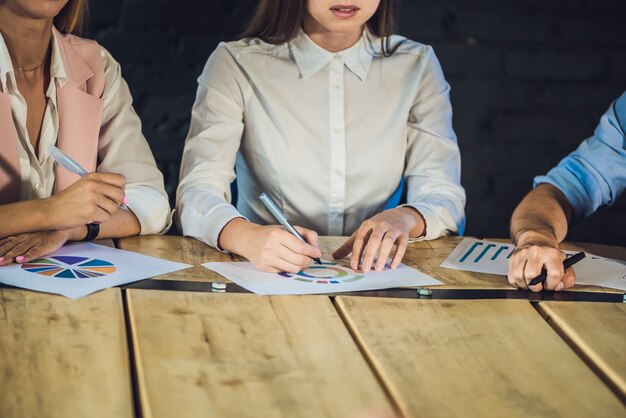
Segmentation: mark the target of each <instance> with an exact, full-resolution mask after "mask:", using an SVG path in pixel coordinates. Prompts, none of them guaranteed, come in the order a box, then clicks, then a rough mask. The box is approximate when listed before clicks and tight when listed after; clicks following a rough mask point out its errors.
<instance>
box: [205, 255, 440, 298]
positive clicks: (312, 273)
mask: <svg viewBox="0 0 626 418" xmlns="http://www.w3.org/2000/svg"><path fill="white" fill-rule="evenodd" d="M203 266H204V267H206V268H208V269H209V270H213V271H214V272H216V273H218V274H221V275H222V276H224V277H226V278H228V279H229V280H232V281H233V282H235V283H237V284H238V285H239V286H241V287H243V288H245V289H247V290H249V291H251V292H254V293H257V294H259V295H311V294H323V293H338V292H354V291H358V290H377V289H387V288H391V287H401V286H437V285H442V284H443V283H442V282H440V281H439V280H436V279H433V278H432V277H430V276H428V275H426V274H424V273H422V272H419V271H417V270H415V269H414V268H411V267H409V266H406V265H404V264H400V266H398V268H397V269H394V270H391V269H388V268H385V269H384V270H383V271H380V272H376V271H370V272H367V273H362V272H355V271H354V270H352V269H351V268H350V266H349V262H347V261H345V260H336V261H333V262H329V261H324V262H322V264H321V265H319V264H312V265H311V266H309V267H308V268H307V269H304V270H302V271H300V272H299V273H298V274H289V273H263V272H260V271H259V270H257V269H256V268H255V267H254V266H253V265H252V263H249V262H237V263H205V264H203Z"/></svg>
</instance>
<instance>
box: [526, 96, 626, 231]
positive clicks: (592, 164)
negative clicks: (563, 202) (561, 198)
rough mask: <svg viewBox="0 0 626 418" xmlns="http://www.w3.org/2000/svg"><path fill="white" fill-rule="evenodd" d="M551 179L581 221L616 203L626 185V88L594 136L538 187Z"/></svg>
mask: <svg viewBox="0 0 626 418" xmlns="http://www.w3.org/2000/svg"><path fill="white" fill-rule="evenodd" d="M541 183H549V184H552V185H554V186H555V187H557V188H558V189H559V190H561V191H562V192H563V194H564V195H565V197H567V200H569V202H570V204H571V205H572V210H573V213H572V218H573V219H572V220H573V221H578V220H581V219H584V218H586V217H587V216H589V215H591V214H592V213H593V212H595V211H596V210H597V209H598V208H599V207H600V206H603V205H612V204H613V203H614V202H615V199H617V197H618V196H619V195H620V194H621V193H622V192H623V191H624V188H626V92H624V94H622V96H621V97H620V98H619V99H617V100H615V101H614V102H613V103H612V104H611V107H610V108H609V110H608V111H607V112H606V113H605V114H604V115H603V116H602V118H601V119H600V124H599V125H598V127H597V128H596V130H595V132H594V134H593V136H592V137H590V138H588V139H587V140H585V141H583V143H582V144H580V146H579V147H578V149H576V151H574V152H572V153H571V154H570V155H568V156H567V157H565V158H564V159H563V160H562V161H561V162H560V163H559V165H557V166H556V167H554V168H553V169H552V170H550V171H549V172H548V174H547V175H545V176H539V177H536V178H535V187H537V185H539V184H541Z"/></svg>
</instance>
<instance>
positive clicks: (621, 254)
mask: <svg viewBox="0 0 626 418" xmlns="http://www.w3.org/2000/svg"><path fill="white" fill-rule="evenodd" d="M346 239H347V238H346V237H320V239H319V244H320V249H321V250H322V259H325V260H332V259H333V258H332V253H333V251H335V250H336V249H337V248H339V246H341V244H342V243H343V242H344V241H345V240H346ZM461 240H462V237H443V238H440V239H437V240H434V241H419V242H414V243H411V244H409V247H408V249H407V252H406V255H405V257H404V259H403V263H404V264H407V265H409V266H411V267H414V268H416V269H418V270H420V271H422V272H424V273H426V274H428V275H430V276H432V277H434V278H436V279H439V280H441V281H442V282H444V283H445V285H444V286H438V287H437V288H439V289H513V287H511V286H510V285H509V283H508V281H507V280H506V277H504V276H499V275H496V274H485V273H474V272H470V271H460V270H452V269H446V268H442V267H439V265H440V264H441V263H442V262H443V260H445V259H446V257H447V256H448V255H449V254H450V253H451V252H452V250H453V249H454V248H455V247H456V245H457V244H458V243H459V242H461ZM500 241H507V240H500ZM119 248H121V249H123V250H129V251H136V252H139V253H142V254H146V255H150V256H154V257H160V258H165V259H168V260H172V261H177V262H181V263H187V264H192V265H194V266H195V267H193V268H191V269H188V270H183V271H178V272H174V273H170V274H164V275H162V276H157V277H155V279H157V280H159V279H165V280H184V281H204V282H212V281H222V282H230V280H228V279H227V278H225V277H223V276H220V275H219V274H217V273H215V272H213V271H211V270H208V269H206V268H204V267H202V266H201V264H202V263H206V262H228V261H242V258H240V257H239V256H237V255H234V254H232V255H231V254H226V253H222V252H219V251H217V250H215V249H213V248H211V247H209V246H207V245H205V244H203V243H202V242H200V241H198V240H196V239H194V238H189V237H174V236H150V237H132V238H124V239H121V240H120V241H119ZM564 248H565V249H567V250H576V251H587V252H590V253H594V254H598V255H602V256H605V257H611V258H616V259H619V260H626V248H620V247H611V246H607V245H599V244H586V243H566V244H564ZM573 290H584V291H591V292H611V293H620V292H619V291H617V290H614V289H607V288H601V287H597V286H581V285H576V286H574V288H573Z"/></svg>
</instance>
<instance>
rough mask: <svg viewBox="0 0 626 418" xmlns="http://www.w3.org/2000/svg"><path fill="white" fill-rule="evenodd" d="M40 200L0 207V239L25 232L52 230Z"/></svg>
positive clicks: (44, 206)
mask: <svg viewBox="0 0 626 418" xmlns="http://www.w3.org/2000/svg"><path fill="white" fill-rule="evenodd" d="M46 213H47V209H46V204H45V203H44V201H42V200H27V201H24V202H16V203H10V204H8V205H0V239H2V238H6V237H9V236H12V235H17V234H24V233H27V232H36V231H43V230H48V229H53V225H52V222H51V219H50V217H49V216H47V214H46Z"/></svg>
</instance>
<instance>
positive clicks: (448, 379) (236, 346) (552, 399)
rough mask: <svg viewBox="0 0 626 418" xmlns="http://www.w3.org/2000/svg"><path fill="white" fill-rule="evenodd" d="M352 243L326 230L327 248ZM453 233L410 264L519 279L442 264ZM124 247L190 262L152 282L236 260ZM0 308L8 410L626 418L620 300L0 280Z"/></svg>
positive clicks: (459, 283) (150, 242)
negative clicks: (24, 286)
mask: <svg viewBox="0 0 626 418" xmlns="http://www.w3.org/2000/svg"><path fill="white" fill-rule="evenodd" d="M344 240H345V238H343V237H322V238H321V239H320V246H321V248H322V252H323V257H324V258H327V259H328V258H330V254H331V253H332V251H334V250H335V249H336V248H337V247H338V246H339V245H341V243H342V242H343V241H344ZM459 240H460V238H458V237H448V238H443V239H439V240H435V241H429V242H418V243H414V244H411V245H410V246H409V249H408V251H407V255H406V257H405V260H404V262H405V263H406V264H409V265H411V266H414V267H416V268H418V269H419V270H422V271H424V272H425V273H427V274H430V275H432V276H433V277H436V278H438V279H440V280H442V281H443V282H444V283H445V286H444V288H450V289H457V288H460V289H469V288H475V289H510V287H509V285H508V283H507V281H506V279H505V278H504V277H502V276H496V275H484V274H479V273H471V272H461V271H455V270H449V269H443V268H440V267H439V264H440V263H441V262H442V261H443V260H444V259H445V258H446V257H447V255H448V254H449V253H450V252H451V251H452V249H453V248H454V247H455V245H456V244H457V243H458V242H459ZM572 245H573V247H569V248H572V249H579V248H580V249H584V250H586V251H589V252H593V253H596V254H600V255H605V256H609V257H613V258H620V259H626V249H624V248H616V247H604V246H597V245H590V244H579V245H576V244H572ZM118 246H119V248H122V249H125V250H131V251H137V252H140V253H143V254H146V255H152V256H156V257H161V258H165V259H169V260H172V261H178V262H184V263H188V264H193V265H194V267H193V268H191V269H187V270H182V271H179V272H175V273H171V274H167V275H163V276H159V277H155V278H153V279H152V280H153V283H180V284H181V285H182V284H189V285H192V284H193V285H205V284H207V283H208V282H212V281H227V280H226V279H225V278H223V277H221V276H219V275H217V274H216V273H213V272H212V271H210V270H208V269H205V268H204V267H202V266H201V264H202V263H204V262H210V261H223V262H224V261H225V262H228V261H234V260H238V258H237V257H235V256H231V255H230V254H225V253H221V252H219V251H216V250H214V249H211V248H209V247H207V246H206V245H204V244H202V243H201V242H199V241H197V240H195V239H192V238H182V237H173V236H151V237H135V238H126V239H122V240H120V241H119V243H118ZM209 287H210V286H209ZM183 288H184V287H183ZM579 288H580V289H582V290H588V291H593V292H604V291H605V289H602V288H598V287H593V286H591V287H590V286H587V287H579ZM0 306H1V308H2V309H0V319H2V321H0V388H2V390H0V416H1V417H3V418H4V417H22V416H51V417H56V416H59V417H61V416H63V417H65V416H90V417H91V416H114V417H118V416H119V417H131V416H145V417H161V416H163V417H166V416H167V417H169V416H189V417H194V416H207V415H210V416H226V417H228V416H342V417H343V416H349V417H352V416H354V417H355V418H356V417H357V416H359V417H377V418H378V417H391V416H394V415H395V414H394V412H395V413H397V414H399V415H405V416H416V415H419V416H450V415H461V416H498V415H500V416H521V415H524V416H529V415H533V416H583V415H589V416H594V415H595V416H626V409H625V407H624V404H626V400H624V399H623V393H624V381H625V379H626V378H625V373H624V372H625V370H626V368H625V367H624V362H625V358H626V350H624V349H620V347H623V346H624V344H625V342H626V337H625V335H626V334H625V333H624V330H623V326H624V325H623V324H624V321H623V306H626V305H623V306H622V305H619V307H616V304H608V303H590V304H586V303H585V304H582V303H580V302H575V303H556V304H554V303H543V302H542V303H541V304H539V306H538V310H539V312H540V313H541V315H540V314H539V313H538V312H537V310H536V309H534V308H533V306H532V305H531V304H530V303H529V302H527V301H525V300H483V301H459V300H444V301H442V300H417V299H393V300H392V299H384V298H361V297H353V296H348V297H343V296H342V297H337V298H329V297H327V296H301V297H294V296H288V297H261V296H256V295H251V294H232V293H226V294H211V293H203V292H181V291H155V290H140V289H126V290H124V289H122V290H120V289H109V290H106V291H103V292H99V293H96V294H94V295H91V296H88V297H85V298H82V299H80V300H79V301H72V300H69V299H65V298H62V297H60V296H54V295H47V294H42V293H34V292H29V291H22V290H17V289H9V288H0ZM610 307H616V309H615V310H616V311H618V312H622V313H620V314H615V312H613V311H611V309H610ZM583 310H584V312H583ZM611 312H612V313H611ZM620 315H622V316H620ZM542 316H543V318H542ZM544 318H545V319H547V321H546V320H544ZM619 318H622V319H619ZM620 321H621V322H620ZM126 324H128V325H126ZM598 324H600V325H598ZM127 328H128V329H127ZM570 346H571V347H572V348H573V350H572V348H570ZM535 353H540V354H539V355H536V354H535ZM129 358H130V361H129ZM604 382H606V384H605V383H604ZM607 385H608V386H607ZM7 387H9V388H11V389H9V390H5V388H7ZM616 394H617V395H616ZM620 396H621V397H622V400H623V402H621V401H620V400H619V397H620ZM583 400H584V402H583Z"/></svg>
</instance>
